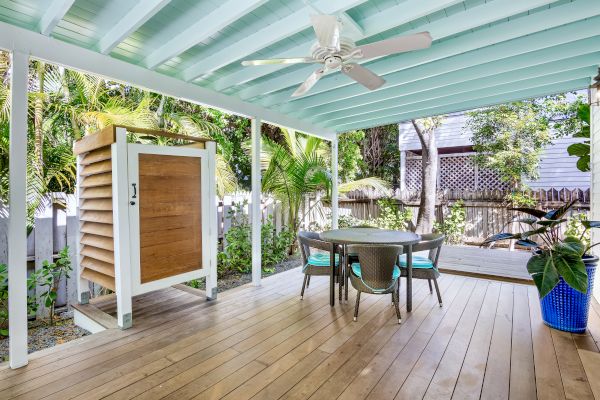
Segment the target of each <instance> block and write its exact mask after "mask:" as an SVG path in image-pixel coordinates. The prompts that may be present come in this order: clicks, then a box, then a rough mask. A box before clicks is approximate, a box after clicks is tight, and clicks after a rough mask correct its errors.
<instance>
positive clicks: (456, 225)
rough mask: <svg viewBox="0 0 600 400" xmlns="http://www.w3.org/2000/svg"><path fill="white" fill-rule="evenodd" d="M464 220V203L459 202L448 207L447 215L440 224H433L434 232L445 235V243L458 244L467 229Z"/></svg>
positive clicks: (465, 216)
mask: <svg viewBox="0 0 600 400" xmlns="http://www.w3.org/2000/svg"><path fill="white" fill-rule="evenodd" d="M466 219H467V213H466V211H465V207H464V202H463V201H462V200H459V201H457V202H455V203H454V204H452V205H451V206H450V209H449V213H448V215H447V216H446V217H444V220H443V221H442V222H441V223H440V222H436V223H435V230H436V231H437V232H440V233H443V234H444V235H446V243H449V244H459V243H461V242H462V240H463V235H464V233H465V228H466V227H467V223H466Z"/></svg>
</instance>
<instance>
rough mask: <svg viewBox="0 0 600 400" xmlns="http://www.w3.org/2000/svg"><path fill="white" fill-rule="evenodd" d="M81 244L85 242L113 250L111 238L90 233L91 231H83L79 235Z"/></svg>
mask: <svg viewBox="0 0 600 400" xmlns="http://www.w3.org/2000/svg"><path fill="white" fill-rule="evenodd" d="M81 244H87V245H90V246H94V247H97V248H100V249H104V250H109V251H114V249H115V246H114V242H113V239H112V238H108V237H104V236H97V235H92V234H91V233H84V234H83V236H82V237H81Z"/></svg>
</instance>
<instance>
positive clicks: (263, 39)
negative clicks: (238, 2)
mask: <svg viewBox="0 0 600 400" xmlns="http://www.w3.org/2000/svg"><path fill="white" fill-rule="evenodd" d="M365 1H366V0H319V1H316V2H315V6H317V7H318V8H319V9H320V10H321V11H322V12H323V13H325V14H337V13H339V12H342V11H345V10H347V9H350V8H352V7H355V6H357V5H359V4H362V3H364V2H365ZM413 1H414V0H413ZM311 13H312V11H311V10H310V9H309V8H308V7H303V8H301V9H300V10H298V11H296V12H294V13H292V14H290V15H288V16H286V17H284V18H281V19H280V20H278V21H277V22H275V23H273V24H271V25H268V26H266V27H265V28H263V29H261V30H259V31H258V32H256V33H254V34H252V35H250V36H247V37H245V38H243V39H242V40H239V41H238V42H237V43H235V44H233V45H231V46H227V47H226V48H224V49H221V50H219V51H217V52H216V53H214V54H212V55H210V56H208V57H202V59H201V60H199V61H198V62H196V63H195V64H193V65H192V66H190V67H188V68H187V69H185V70H184V71H183V73H182V74H181V76H182V77H183V79H184V80H186V81H192V80H194V79H196V78H198V77H200V76H202V75H203V74H205V73H208V72H211V71H214V70H216V69H219V68H221V67H224V66H226V65H228V64H231V63H232V62H235V61H238V60H241V59H242V58H244V57H246V56H248V55H250V54H252V53H255V52H257V51H259V50H261V49H263V48H265V47H267V46H270V45H272V44H273V43H276V42H278V41H280V40H283V39H285V38H286V37H288V36H291V35H293V34H296V33H298V32H301V31H303V30H304V29H308V28H310V26H311V24H310V14H311Z"/></svg>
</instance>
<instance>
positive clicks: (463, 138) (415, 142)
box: [399, 113, 590, 190]
mask: <svg viewBox="0 0 600 400" xmlns="http://www.w3.org/2000/svg"><path fill="white" fill-rule="evenodd" d="M465 121H466V115H465V114H464V113H456V114H450V115H448V116H447V117H446V118H445V119H444V122H443V124H442V126H441V127H440V128H438V129H437V130H436V139H437V147H438V153H439V168H438V189H440V190H445V189H462V190H464V189H466V190H469V189H470V190H485V189H506V188H507V184H506V183H504V182H502V181H501V180H500V178H499V176H498V174H497V173H495V172H494V171H490V170H485V169H482V168H479V167H478V166H477V165H475V164H474V163H473V161H472V155H473V154H475V152H474V151H473V142H472V140H471V134H470V133H469V132H468V131H466V130H465V128H464V125H465ZM399 129H400V134H399V146H400V152H401V171H400V188H401V190H420V188H421V143H420V142H419V139H418V137H417V134H416V132H415V130H414V128H413V126H412V124H411V123H410V121H408V122H403V123H400V124H399ZM580 140H581V139H573V138H561V139H556V140H554V142H553V144H552V145H549V146H547V147H546V148H545V149H544V151H543V153H542V156H541V160H540V165H539V179H537V180H535V181H529V180H526V181H525V184H526V185H527V186H529V187H530V188H532V189H549V188H556V189H562V188H567V189H583V190H586V189H589V187H590V174H589V173H588V172H581V171H579V170H578V169H577V167H576V165H575V163H576V162H577V158H576V157H570V156H569V154H568V153H567V147H568V146H569V145H570V144H572V143H576V142H577V141H580Z"/></svg>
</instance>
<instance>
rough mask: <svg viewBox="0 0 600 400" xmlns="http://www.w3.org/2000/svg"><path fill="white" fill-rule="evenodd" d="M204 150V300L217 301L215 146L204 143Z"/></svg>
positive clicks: (217, 235)
mask: <svg viewBox="0 0 600 400" xmlns="http://www.w3.org/2000/svg"><path fill="white" fill-rule="evenodd" d="M206 150H207V151H208V154H209V155H208V176H209V177H210V185H209V187H208V191H209V193H208V198H209V199H210V213H209V217H208V218H209V221H208V222H209V224H208V226H209V233H208V236H209V239H208V240H209V242H210V256H209V257H210V262H209V266H208V268H209V272H208V275H207V276H206V299H207V300H216V299H217V246H218V243H217V242H218V240H219V227H218V223H217V212H218V204H217V202H218V199H217V184H216V180H215V176H216V173H217V171H216V159H215V157H216V154H217V144H216V143H215V142H206Z"/></svg>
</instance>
